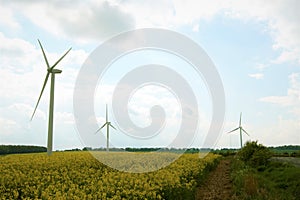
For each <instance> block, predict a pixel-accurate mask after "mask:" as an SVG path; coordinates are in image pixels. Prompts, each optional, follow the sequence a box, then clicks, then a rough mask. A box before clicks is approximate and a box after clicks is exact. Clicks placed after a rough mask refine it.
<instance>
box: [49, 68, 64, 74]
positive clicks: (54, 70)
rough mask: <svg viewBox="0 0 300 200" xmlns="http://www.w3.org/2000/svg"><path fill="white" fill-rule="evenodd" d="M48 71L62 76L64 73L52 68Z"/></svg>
mask: <svg viewBox="0 0 300 200" xmlns="http://www.w3.org/2000/svg"><path fill="white" fill-rule="evenodd" d="M47 71H48V73H53V74H60V73H61V72H62V70H60V69H51V68H49V69H48V70H47Z"/></svg>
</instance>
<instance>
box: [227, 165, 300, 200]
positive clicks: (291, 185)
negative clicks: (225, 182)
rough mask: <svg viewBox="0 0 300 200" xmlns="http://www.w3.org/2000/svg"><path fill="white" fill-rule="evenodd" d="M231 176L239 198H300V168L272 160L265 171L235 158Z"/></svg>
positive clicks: (279, 199)
mask: <svg viewBox="0 0 300 200" xmlns="http://www.w3.org/2000/svg"><path fill="white" fill-rule="evenodd" d="M231 178H232V181H233V185H234V191H235V195H236V197H237V198H238V199H249V200H251V199H278V200H281V199H287V200H290V199H291V200H292V199H300V168H299V167H295V166H293V165H291V164H289V163H282V162H273V161H272V162H270V163H269V164H268V165H267V166H266V167H265V169H264V170H263V171H259V170H257V169H256V168H252V167H249V166H247V165H246V164H245V163H244V162H242V161H240V160H238V159H234V160H233V162H232V168H231Z"/></svg>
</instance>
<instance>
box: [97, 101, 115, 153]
mask: <svg viewBox="0 0 300 200" xmlns="http://www.w3.org/2000/svg"><path fill="white" fill-rule="evenodd" d="M104 126H106V151H107V152H108V151H109V126H111V127H112V128H113V129H115V130H117V129H116V128H115V127H114V126H113V125H112V124H111V122H109V121H108V113H107V104H106V121H105V123H104V124H103V125H102V126H101V127H100V128H99V129H98V130H97V131H96V132H95V134H96V133H97V132H99V131H100V130H101V129H102V128H103V127H104Z"/></svg>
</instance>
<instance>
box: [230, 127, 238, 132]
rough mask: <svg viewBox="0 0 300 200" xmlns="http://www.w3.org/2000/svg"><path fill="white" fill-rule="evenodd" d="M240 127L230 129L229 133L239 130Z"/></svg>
mask: <svg viewBox="0 0 300 200" xmlns="http://www.w3.org/2000/svg"><path fill="white" fill-rule="evenodd" d="M238 129H239V127H237V128H235V129H233V130H232V131H229V132H228V133H232V132H233V131H236V130H238Z"/></svg>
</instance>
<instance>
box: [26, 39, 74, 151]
mask: <svg viewBox="0 0 300 200" xmlns="http://www.w3.org/2000/svg"><path fill="white" fill-rule="evenodd" d="M38 42H39V45H40V47H41V49H42V52H43V56H44V59H45V62H46V65H47V74H46V78H45V81H44V85H43V88H42V91H41V93H40V96H39V99H38V101H37V104H36V106H35V108H34V111H33V114H32V116H31V119H30V120H32V119H33V116H34V114H35V111H36V109H37V107H38V105H39V102H40V100H41V97H42V94H43V92H44V89H45V86H46V84H47V81H48V78H49V76H50V74H51V87H50V104H49V123H48V144H47V153H48V155H51V154H52V144H53V108H54V82H55V74H60V73H61V72H62V70H60V69H54V67H55V66H56V65H57V64H58V63H59V62H60V61H61V60H62V59H63V58H64V57H65V56H66V55H67V54H68V53H69V51H71V49H72V48H70V49H69V50H68V51H67V52H66V53H65V54H64V55H63V56H62V57H61V58H60V59H58V60H57V61H56V63H54V65H52V66H51V67H50V65H49V62H48V59H47V57H46V54H45V51H44V49H43V46H42V44H41V42H40V40H38Z"/></svg>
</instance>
